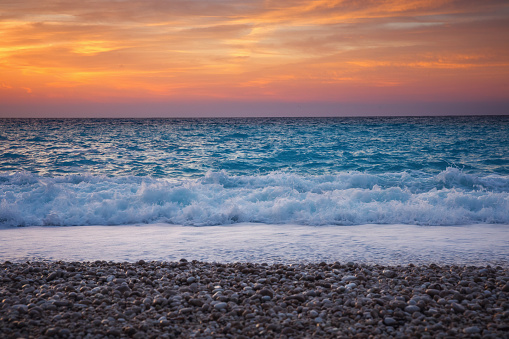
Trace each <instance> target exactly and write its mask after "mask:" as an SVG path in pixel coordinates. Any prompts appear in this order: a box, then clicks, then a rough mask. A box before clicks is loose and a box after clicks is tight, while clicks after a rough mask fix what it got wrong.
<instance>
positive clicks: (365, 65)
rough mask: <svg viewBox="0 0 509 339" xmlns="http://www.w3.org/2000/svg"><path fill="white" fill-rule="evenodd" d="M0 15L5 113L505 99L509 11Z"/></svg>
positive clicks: (284, 0)
mask: <svg viewBox="0 0 509 339" xmlns="http://www.w3.org/2000/svg"><path fill="white" fill-rule="evenodd" d="M2 10H3V11H2V13H1V14H0V35H1V36H2V40H1V42H0V55H1V56H2V57H1V58H0V73H1V74H2V79H1V80H2V81H3V83H5V86H2V87H0V100H4V101H6V100H9V101H15V100H23V96H26V95H28V94H30V95H31V96H32V97H37V98H40V99H52V98H53V99H60V98H68V99H73V98H74V99H86V100H117V99H126V100H127V99H133V100H135V99H136V100H171V99H172V98H173V99H179V100H180V99H189V100H191V99H193V100H194V99H200V98H220V99H246V100H286V101H299V100H324V101H338V100H343V101H345V100H360V101H370V100H375V99H377V100H393V101H394V100H397V99H398V98H400V97H401V96H404V97H405V98H420V99H421V100H443V98H444V97H446V96H449V97H451V98H455V99H461V98H472V97H473V96H474V97H477V98H478V99H479V100H481V99H486V98H488V99H493V98H494V99H508V95H507V93H509V84H508V80H507V79H509V65H508V63H509V62H508V60H509V4H508V3H507V1H499V0H487V1H457V0H456V1H455V0H430V1H417V0H415V1H403V0H391V1H353V0H344V1H340V0H338V1H331V0H327V1H325V0H324V1H321V0H320V1H319V0H315V1H304V0H279V1H275V0H266V1H258V0H251V1H234V0H215V1H205V0H168V1H165V0H144V1H142V0H124V1H110V0H84V1H79V2H76V1H70V0H64V1H61V0H59V1H56V0H48V1H44V2H41V1H34V0H26V1H7V2H6V3H5V2H4V3H3V4H2ZM7 86H11V87H14V88H20V89H21V88H28V89H30V91H28V90H26V91H19V92H16V95H12V93H7V92H8V90H9V88H7ZM10 92H12V91H10Z"/></svg>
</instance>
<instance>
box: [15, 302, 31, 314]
mask: <svg viewBox="0 0 509 339" xmlns="http://www.w3.org/2000/svg"><path fill="white" fill-rule="evenodd" d="M12 309H13V310H16V311H18V312H19V313H27V312H28V306H27V305H22V304H17V305H13V306H12Z"/></svg>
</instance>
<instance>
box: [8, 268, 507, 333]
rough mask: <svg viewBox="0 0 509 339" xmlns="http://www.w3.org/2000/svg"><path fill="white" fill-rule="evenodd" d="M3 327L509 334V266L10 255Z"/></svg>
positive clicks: (19, 329) (12, 330) (18, 330)
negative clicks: (27, 258)
mask: <svg viewBox="0 0 509 339" xmlns="http://www.w3.org/2000/svg"><path fill="white" fill-rule="evenodd" d="M0 267H1V273H0V337H1V338H40V337H52V338H53V337H54V338H102V337H108V338H116V337H125V338H177V337H182V338H193V337H195V338H223V337H224V338H253V337H260V338H265V337H267V338H302V337H320V338H341V337H358V338H384V337H395V338H419V337H429V338H458V337H471V338H481V337H482V338H509V269H508V268H507V267H505V266H504V267H501V266H486V267H478V266H455V265H444V266H438V265H435V264H431V265H419V266H415V265H412V264H409V265H405V266H381V265H368V264H359V263H354V262H348V263H338V262H335V263H325V262H322V263H316V264H292V265H285V264H265V263H227V264H225V263H205V262H197V261H187V260H185V259H182V260H180V261H179V262H155V261H152V262H145V261H143V260H140V261H138V262H134V263H128V262H125V263H114V262H106V261H95V262H26V263H11V262H4V263H2V264H0Z"/></svg>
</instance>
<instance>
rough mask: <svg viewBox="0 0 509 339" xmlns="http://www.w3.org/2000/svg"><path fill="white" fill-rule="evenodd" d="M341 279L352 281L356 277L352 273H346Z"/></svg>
mask: <svg viewBox="0 0 509 339" xmlns="http://www.w3.org/2000/svg"><path fill="white" fill-rule="evenodd" d="M341 280H343V281H354V280H357V277H356V276H354V275H347V276H344V277H343V279H341Z"/></svg>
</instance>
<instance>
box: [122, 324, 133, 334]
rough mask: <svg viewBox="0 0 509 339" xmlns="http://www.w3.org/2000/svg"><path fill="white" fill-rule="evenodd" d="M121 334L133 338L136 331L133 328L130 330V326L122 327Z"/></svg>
mask: <svg viewBox="0 0 509 339" xmlns="http://www.w3.org/2000/svg"><path fill="white" fill-rule="evenodd" d="M122 332H124V333H125V334H127V335H129V336H133V335H134V334H136V330H135V329H134V328H132V327H131V326H125V327H123V328H122Z"/></svg>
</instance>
